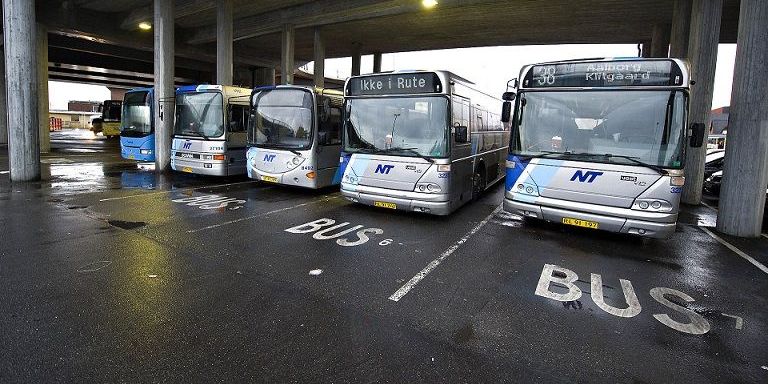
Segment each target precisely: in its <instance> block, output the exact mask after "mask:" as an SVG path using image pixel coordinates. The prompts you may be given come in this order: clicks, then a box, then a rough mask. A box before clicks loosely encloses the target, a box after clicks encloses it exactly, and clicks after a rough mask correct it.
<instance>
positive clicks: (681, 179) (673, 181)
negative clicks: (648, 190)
mask: <svg viewBox="0 0 768 384" xmlns="http://www.w3.org/2000/svg"><path fill="white" fill-rule="evenodd" d="M669 184H670V185H672V186H673V187H682V186H683V185H685V176H672V177H670V178H669Z"/></svg>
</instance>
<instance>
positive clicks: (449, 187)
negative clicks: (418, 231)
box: [340, 71, 509, 215]
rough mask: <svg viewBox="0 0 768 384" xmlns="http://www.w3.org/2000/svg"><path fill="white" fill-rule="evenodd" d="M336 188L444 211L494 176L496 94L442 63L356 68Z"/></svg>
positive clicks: (502, 148)
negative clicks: (380, 70)
mask: <svg viewBox="0 0 768 384" xmlns="http://www.w3.org/2000/svg"><path fill="white" fill-rule="evenodd" d="M344 89H345V90H344V92H345V95H344V96H345V99H344V109H345V118H344V135H343V141H344V146H343V149H342V155H341V158H340V161H341V163H342V164H341V168H340V176H341V193H342V195H343V196H344V197H345V198H347V199H348V200H350V201H352V202H356V203H361V204H366V205H372V206H374V207H380V208H389V209H398V210H405V211H415V212H425V213H431V214H435V215H447V214H449V213H451V212H452V211H454V210H455V209H457V208H459V207H460V206H462V205H464V204H465V203H467V202H469V201H470V200H473V198H477V197H478V196H479V195H480V193H482V192H483V191H484V190H485V189H487V188H488V187H489V186H491V185H493V184H494V183H496V182H497V181H499V180H501V179H502V178H503V177H504V175H505V172H504V164H505V159H506V154H507V145H508V139H509V129H508V128H507V126H506V125H505V124H503V123H502V122H501V119H500V117H501V115H500V112H501V111H500V110H499V107H500V106H501V100H500V99H497V98H494V97H492V96H489V95H487V94H485V93H483V92H481V91H479V90H477V89H475V88H474V85H473V83H472V82H470V81H468V80H466V79H464V78H462V77H459V76H457V75H455V74H453V73H451V72H447V71H397V72H391V73H385V74H372V75H365V76H355V77H351V78H349V79H348V80H347V82H346V84H345V88H344Z"/></svg>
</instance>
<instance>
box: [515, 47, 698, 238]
mask: <svg viewBox="0 0 768 384" xmlns="http://www.w3.org/2000/svg"><path fill="white" fill-rule="evenodd" d="M513 82H514V83H515V84H516V85H518V84H517V83H518V82H517V80H513ZM689 84H690V80H689V74H688V67H687V64H686V63H685V62H683V61H681V60H677V59H638V58H632V59H589V60H576V61H565V62H553V63H544V64H536V65H528V66H525V67H523V69H522V71H521V72H520V81H519V85H518V86H517V91H518V92H517V93H515V92H507V93H505V94H504V97H503V99H504V100H506V101H505V103H504V107H503V113H502V120H510V119H511V121H512V123H513V124H512V126H513V128H512V138H511V141H510V152H509V156H508V159H507V164H506V167H507V180H506V186H505V187H506V190H505V195H504V209H505V210H506V211H508V212H511V213H515V214H518V215H521V216H523V217H526V218H535V219H543V220H547V221H553V222H557V223H562V224H565V225H574V226H579V227H585V228H591V229H600V230H606V231H612V232H621V233H629V234H634V235H640V236H646V237H655V238H666V237H669V236H670V235H672V233H674V231H675V226H676V222H677V215H678V207H679V203H680V193H681V191H682V187H683V184H684V182H685V178H684V176H683V168H684V165H685V151H686V147H687V146H689V145H690V146H692V147H700V146H701V145H702V140H703V136H704V126H703V124H694V125H692V127H691V129H690V132H689V130H688V129H687V123H686V121H687V111H688V92H689ZM513 99H514V100H515V106H514V111H513V112H510V111H511V110H512V105H511V100H513ZM510 115H511V116H510Z"/></svg>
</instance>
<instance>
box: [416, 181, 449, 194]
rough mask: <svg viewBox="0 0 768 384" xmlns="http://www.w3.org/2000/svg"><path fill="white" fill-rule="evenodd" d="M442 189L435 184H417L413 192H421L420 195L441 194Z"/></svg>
mask: <svg viewBox="0 0 768 384" xmlns="http://www.w3.org/2000/svg"><path fill="white" fill-rule="evenodd" d="M442 190H443V189H442V188H441V187H440V185H438V184H435V183H418V184H416V188H415V189H414V192H421V193H440V192H442Z"/></svg>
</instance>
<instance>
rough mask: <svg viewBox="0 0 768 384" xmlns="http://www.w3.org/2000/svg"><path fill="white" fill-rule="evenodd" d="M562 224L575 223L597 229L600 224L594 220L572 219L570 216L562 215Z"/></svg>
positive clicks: (578, 225)
mask: <svg viewBox="0 0 768 384" xmlns="http://www.w3.org/2000/svg"><path fill="white" fill-rule="evenodd" d="M563 224H568V225H575V226H577V227H584V228H591V229H597V228H598V227H599V226H600V225H599V224H598V223H597V222H596V221H589V220H580V219H572V218H570V217H563Z"/></svg>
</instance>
